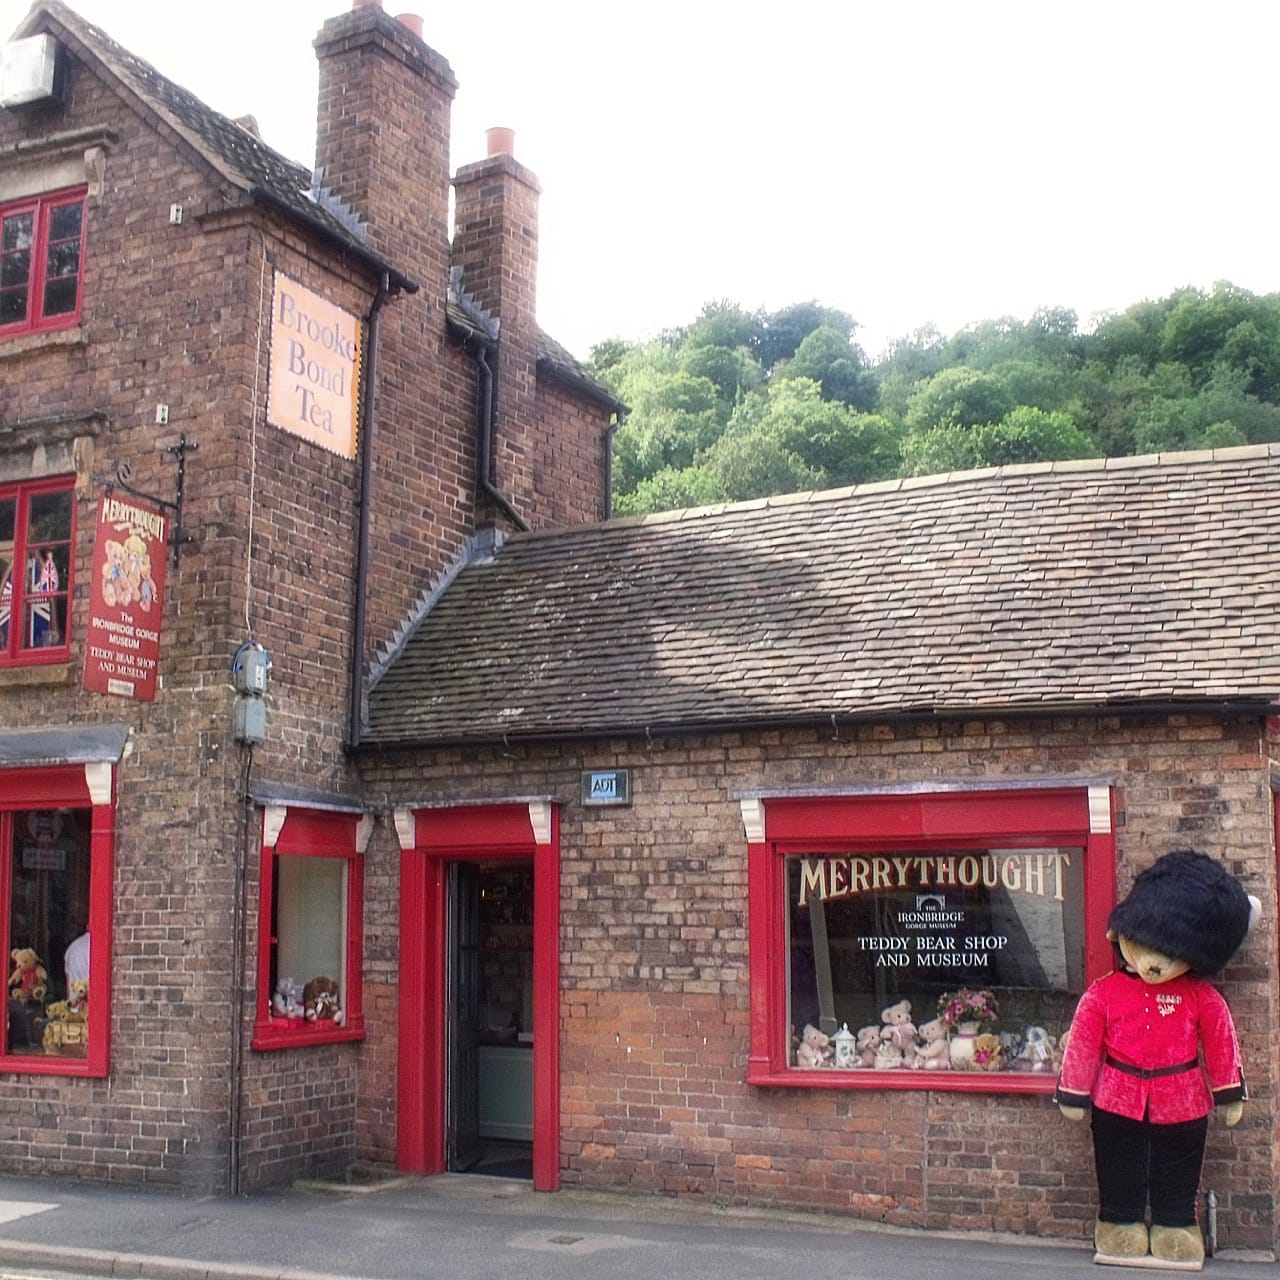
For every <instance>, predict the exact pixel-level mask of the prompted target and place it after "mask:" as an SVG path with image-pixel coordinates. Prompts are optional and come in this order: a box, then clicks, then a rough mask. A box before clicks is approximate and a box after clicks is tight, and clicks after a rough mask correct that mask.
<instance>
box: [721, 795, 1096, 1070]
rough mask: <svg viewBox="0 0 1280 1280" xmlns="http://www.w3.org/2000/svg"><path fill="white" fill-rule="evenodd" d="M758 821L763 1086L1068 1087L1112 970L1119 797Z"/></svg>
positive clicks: (806, 802)
mask: <svg viewBox="0 0 1280 1280" xmlns="http://www.w3.org/2000/svg"><path fill="white" fill-rule="evenodd" d="M753 814H754V815H755V816H754V817H752V816H751V815H753ZM744 815H746V816H748V824H749V826H751V825H753V824H754V827H755V831H754V837H759V838H753V839H752V846H751V877H750V892H751V911H752V948H751V955H752V970H751V973H752V1009H753V1018H752V1027H753V1036H752V1055H751V1068H750V1078H751V1080H752V1082H753V1083H759V1084H771V1085H779V1084H782V1085H786V1084H793V1085H798V1084H803V1085H818V1086H824V1087H874V1088H891V1089H901V1088H927V1089H966V1090H976V1089H981V1090H1009V1091H1014V1092H1040V1091H1049V1090H1051V1089H1052V1087H1053V1080H1054V1076H1055V1074H1056V1068H1057V1062H1058V1046H1059V1042H1060V1039H1061V1036H1062V1034H1063V1032H1064V1031H1065V1030H1066V1029H1067V1026H1068V1025H1069V1023H1070V1019H1071V1015H1072V1013H1073V1011H1074V1009H1075V1004H1076V1001H1077V1000H1078V999H1079V996H1080V993H1081V992H1082V991H1083V990H1084V988H1085V986H1086V985H1087V984H1088V983H1089V982H1091V981H1092V980H1093V979H1094V978H1096V977H1100V976H1101V975H1102V974H1103V973H1105V972H1106V970H1107V969H1108V968H1109V967H1110V948H1109V946H1108V945H1107V944H1106V942H1105V937H1104V931H1105V921H1106V916H1107V913H1108V912H1109V910H1110V907H1111V905H1112V902H1113V900H1114V868H1113V851H1112V836H1111V822H1110V795H1109V792H1108V791H1107V789H1106V788H1104V787H1094V788H1088V787H1077V788H1065V789H1047V790H1028V791H1019V792H1010V791H983V790H975V791H965V792H935V793H929V794H906V793H904V794H901V795H894V794H888V795H884V794H880V795H867V796H853V797H823V798H806V799H803V800H795V799H787V798H778V799H775V800H770V799H767V798H766V799H765V800H763V801H753V802H749V804H744Z"/></svg>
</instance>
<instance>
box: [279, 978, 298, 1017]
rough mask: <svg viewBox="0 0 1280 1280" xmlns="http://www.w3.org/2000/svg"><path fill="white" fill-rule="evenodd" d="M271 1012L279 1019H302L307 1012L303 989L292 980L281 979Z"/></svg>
mask: <svg viewBox="0 0 1280 1280" xmlns="http://www.w3.org/2000/svg"><path fill="white" fill-rule="evenodd" d="M271 1012H272V1013H274V1014H275V1015H276V1017H277V1018H301V1017H303V1016H304V1015H305V1013H306V1010H305V1009H304V1008H303V1004H302V988H301V987H300V986H298V984H297V983H296V982H295V981H294V980H293V979H292V978H281V979H280V980H279V981H278V982H277V983H276V992H275V995H273V996H272V997H271Z"/></svg>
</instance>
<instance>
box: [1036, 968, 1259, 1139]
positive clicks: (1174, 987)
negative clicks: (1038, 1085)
mask: <svg viewBox="0 0 1280 1280" xmlns="http://www.w3.org/2000/svg"><path fill="white" fill-rule="evenodd" d="M1202 1049H1203V1059H1201V1050H1202ZM1108 1058H1111V1059H1112V1060H1113V1061H1114V1062H1118V1063H1121V1064H1124V1065H1127V1066H1129V1067H1130V1068H1132V1069H1133V1071H1125V1070H1123V1069H1122V1067H1117V1066H1114V1065H1111V1064H1109V1063H1108V1062H1107V1059H1108ZM1187 1063H1195V1064H1196V1065H1195V1066H1194V1068H1190V1069H1188V1070H1185V1071H1178V1072H1176V1073H1174V1074H1169V1075H1157V1076H1150V1075H1146V1076H1144V1075H1143V1074H1140V1073H1142V1072H1150V1071H1153V1070H1158V1069H1159V1068H1162V1067H1177V1066H1181V1065H1184V1064H1187ZM1240 1065H1241V1064H1240V1046H1239V1044H1238V1043H1237V1042H1236V1030H1235V1026H1234V1024H1233V1023H1232V1021H1231V1011H1230V1010H1229V1009H1228V1008H1227V1002H1226V1001H1225V1000H1224V999H1223V998H1222V996H1221V995H1220V994H1219V993H1218V992H1217V990H1215V989H1214V988H1213V987H1212V986H1210V984H1209V983H1207V982H1206V981H1205V980H1204V979H1203V978H1194V977H1191V976H1189V975H1187V974H1184V975H1183V976H1182V977H1179V978H1174V979H1173V980H1172V981H1170V982H1163V983H1159V984H1157V985H1154V986H1153V985H1151V984H1149V983H1146V982H1143V981H1142V979H1141V978H1139V977H1138V976H1137V975H1136V974H1132V973H1127V972H1117V973H1111V974H1108V975H1107V976H1106V977H1105V978H1099V979H1098V981H1097V982H1095V983H1093V985H1092V986H1090V988H1089V989H1088V990H1087V991H1086V992H1085V993H1084V995H1083V996H1081V997H1080V1003H1079V1005H1078V1006H1077V1008H1076V1015H1075V1018H1074V1019H1073V1020H1072V1023H1071V1032H1070V1035H1069V1036H1068V1038H1067V1048H1066V1052H1065V1053H1064V1054H1063V1058H1062V1073H1061V1074H1060V1075H1059V1077H1058V1090H1057V1093H1056V1094H1055V1095H1054V1100H1055V1101H1057V1102H1059V1103H1061V1104H1062V1105H1064V1106H1069V1107H1083V1106H1087V1105H1088V1104H1089V1101H1090V1100H1091V1099H1092V1101H1093V1104H1094V1106H1096V1107H1100V1108H1102V1110H1104V1111H1110V1112H1113V1113H1114V1114H1116V1115H1121V1116H1127V1117H1128V1118H1129V1119H1130V1120H1143V1119H1146V1120H1150V1121H1151V1122H1152V1123H1153V1124H1177V1123H1178V1122H1180V1121H1183V1120H1198V1119H1199V1118H1200V1117H1201V1116H1206V1115H1208V1114H1209V1112H1210V1111H1212V1110H1213V1108H1214V1106H1216V1105H1217V1104H1219V1103H1225V1102H1237V1101H1239V1100H1240V1099H1241V1098H1243V1097H1244V1096H1245V1091H1244V1077H1243V1076H1242V1075H1241V1070H1240ZM1135 1072H1136V1073H1138V1074H1135Z"/></svg>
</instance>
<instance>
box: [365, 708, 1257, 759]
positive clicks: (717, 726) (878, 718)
mask: <svg viewBox="0 0 1280 1280" xmlns="http://www.w3.org/2000/svg"><path fill="white" fill-rule="evenodd" d="M1171 715H1217V716H1237V717H1245V718H1248V717H1253V716H1258V717H1266V716H1274V715H1280V700H1275V699H1271V700H1268V699H1265V698H1247V699H1241V700H1240V701H1238V702H1231V701H1221V700H1219V701H1212V702H1210V701H1205V702H1196V701H1193V700H1184V701H1180V702H1159V703H1139V702H1128V703H1115V704H1109V703H1089V704H1082V705H1073V704H1071V703H1054V704H1052V705H1046V706H1039V707H1004V708H1000V707H937V708H933V709H922V710H917V711H910V710H908V711H899V712H889V711H882V712H880V713H878V714H877V713H874V712H872V713H868V714H862V715H859V714H853V713H845V714H839V715H838V714H834V713H833V714H830V715H826V716H822V715H806V716H795V717H788V716H771V717H756V718H743V719H724V720H701V721H669V722H665V723H663V722H657V723H651V724H629V725H627V724H608V725H592V726H584V727H579V728H573V729H546V730H539V731H533V732H529V733H518V732H516V733H511V732H508V733H493V732H492V731H491V732H490V733H488V734H476V735H472V736H458V735H454V736H441V737H431V738H427V737H419V738H403V739H399V740H396V741H386V740H379V741H376V742H372V743H369V744H367V745H363V746H362V747H361V751H362V752H363V753H367V754H370V755H375V754H376V755H394V754H398V753H401V752H408V751H436V750H446V749H448V750H456V749H459V748H470V749H476V750H482V749H486V748H493V747H501V748H503V749H504V750H509V749H511V748H512V747H517V746H530V747H537V746H555V745H561V744H564V743H570V742H586V741H589V740H591V739H594V738H624V739H630V740H633V741H634V740H641V741H643V742H646V743H652V742H653V741H654V740H655V739H657V738H691V737H706V736H710V735H714V734H725V733H766V732H771V731H772V732H777V731H778V730H779V729H815V730H821V731H824V732H826V733H828V734H829V735H830V737H831V740H832V741H833V742H834V741H838V740H839V739H840V737H841V730H842V729H857V728H858V727H860V726H863V725H868V724H902V725H909V724H922V723H936V722H937V721H939V720H975V719H982V720H1002V721H1003V720H1047V719H1062V718H1079V717H1081V716H1117V717H1123V718H1125V719H1130V720H1132V719H1140V718H1142V717H1150V716H1171Z"/></svg>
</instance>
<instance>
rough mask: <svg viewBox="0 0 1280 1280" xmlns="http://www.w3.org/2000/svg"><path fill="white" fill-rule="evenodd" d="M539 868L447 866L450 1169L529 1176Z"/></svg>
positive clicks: (519, 864) (500, 863)
mask: <svg viewBox="0 0 1280 1280" xmlns="http://www.w3.org/2000/svg"><path fill="white" fill-rule="evenodd" d="M533 886H534V875H533V861H532V859H529V860H525V859H511V858H504V859H501V860H495V861H488V862H486V861H475V862H472V861H457V862H452V863H450V864H449V885H448V895H449V905H448V922H449V923H448V930H449V937H448V943H447V951H446V980H447V1005H446V1028H445V1036H446V1054H447V1076H446V1081H445V1095H446V1107H445V1110H446V1115H445V1129H446V1133H445V1139H446V1167H447V1168H449V1169H450V1170H453V1171H456V1172H462V1171H466V1172H471V1173H481V1174H491V1175H496V1176H500V1177H514V1178H531V1177H532V1176H533V1048H534V1033H533V1026H534V1017H533V1014H534V984H533V920H534V911H533Z"/></svg>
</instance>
